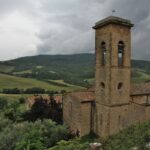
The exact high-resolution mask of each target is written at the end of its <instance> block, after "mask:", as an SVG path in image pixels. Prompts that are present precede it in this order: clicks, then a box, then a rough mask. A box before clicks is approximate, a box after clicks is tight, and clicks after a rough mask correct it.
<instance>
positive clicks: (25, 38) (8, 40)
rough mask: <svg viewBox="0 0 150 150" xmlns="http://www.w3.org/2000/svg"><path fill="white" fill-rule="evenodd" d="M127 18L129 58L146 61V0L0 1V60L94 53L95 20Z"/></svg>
mask: <svg viewBox="0 0 150 150" xmlns="http://www.w3.org/2000/svg"><path fill="white" fill-rule="evenodd" d="M112 10H116V12H115V13H114V14H113V15H115V16H118V17H122V18H126V19H130V20H131V21H132V22H133V23H134V24H135V27H134V28H133V29H132V58H133V59H141V60H150V0H0V61H2V60H8V59H14V58H17V57H23V56H32V55H39V54H76V53H93V52H94V36H95V35H94V34H95V32H94V30H93V29H92V26H94V24H95V22H97V21H99V20H101V19H103V18H105V17H108V16H110V15H112Z"/></svg>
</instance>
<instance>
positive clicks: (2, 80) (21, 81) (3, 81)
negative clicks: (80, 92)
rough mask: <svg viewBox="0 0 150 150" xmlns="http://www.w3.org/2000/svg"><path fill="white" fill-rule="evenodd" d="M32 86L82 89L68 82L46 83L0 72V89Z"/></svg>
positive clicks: (54, 88) (51, 88)
mask: <svg viewBox="0 0 150 150" xmlns="http://www.w3.org/2000/svg"><path fill="white" fill-rule="evenodd" d="M32 87H40V88H44V89H46V90H54V91H55V90H66V91H71V90H76V89H83V88H82V87H79V86H74V85H70V84H65V83H63V82H60V83H59V84H58V83H57V82H56V83H55V81H53V82H50V83H46V82H43V81H39V80H36V79H31V78H23V77H15V76H11V75H6V74H0V90H2V89H5V88H19V89H27V88H32Z"/></svg>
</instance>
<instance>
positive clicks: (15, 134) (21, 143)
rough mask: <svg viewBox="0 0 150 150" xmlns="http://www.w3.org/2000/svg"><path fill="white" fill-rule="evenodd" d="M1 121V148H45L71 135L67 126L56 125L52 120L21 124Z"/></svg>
mask: <svg viewBox="0 0 150 150" xmlns="http://www.w3.org/2000/svg"><path fill="white" fill-rule="evenodd" d="M1 121H2V122H3V123H0V127H1V132H0V150H12V149H15V150H24V149H25V150H44V149H45V148H49V147H51V146H53V145H55V144H56V143H57V142H58V141H60V140H67V139H68V135H69V133H68V129H67V127H66V126H61V125H56V123H54V122H52V121H51V120H44V121H40V120H39V121H36V122H34V123H32V122H22V123H19V124H16V123H14V124H11V122H9V121H8V120H7V121H6V120H1ZM6 122H7V125H6ZM4 124H5V125H6V126H5V127H4Z"/></svg>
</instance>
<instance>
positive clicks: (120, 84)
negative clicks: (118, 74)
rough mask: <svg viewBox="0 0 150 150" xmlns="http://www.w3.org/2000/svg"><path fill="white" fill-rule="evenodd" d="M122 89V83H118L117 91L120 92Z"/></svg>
mask: <svg viewBox="0 0 150 150" xmlns="http://www.w3.org/2000/svg"><path fill="white" fill-rule="evenodd" d="M122 87H123V83H122V82H120V83H118V90H121V89H122Z"/></svg>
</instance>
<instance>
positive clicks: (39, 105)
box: [24, 95, 62, 124]
mask: <svg viewBox="0 0 150 150" xmlns="http://www.w3.org/2000/svg"><path fill="white" fill-rule="evenodd" d="M44 118H49V119H52V120H53V121H55V122H57V123H59V124H61V123H62V108H61V104H59V103H58V104H57V103H56V101H55V99H54V97H53V96H52V95H51V99H50V103H47V100H45V99H43V97H39V98H36V100H35V103H34V104H33V105H32V107H31V110H29V111H27V112H26V113H25V114H24V119H25V120H29V121H35V120H37V119H44Z"/></svg>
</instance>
